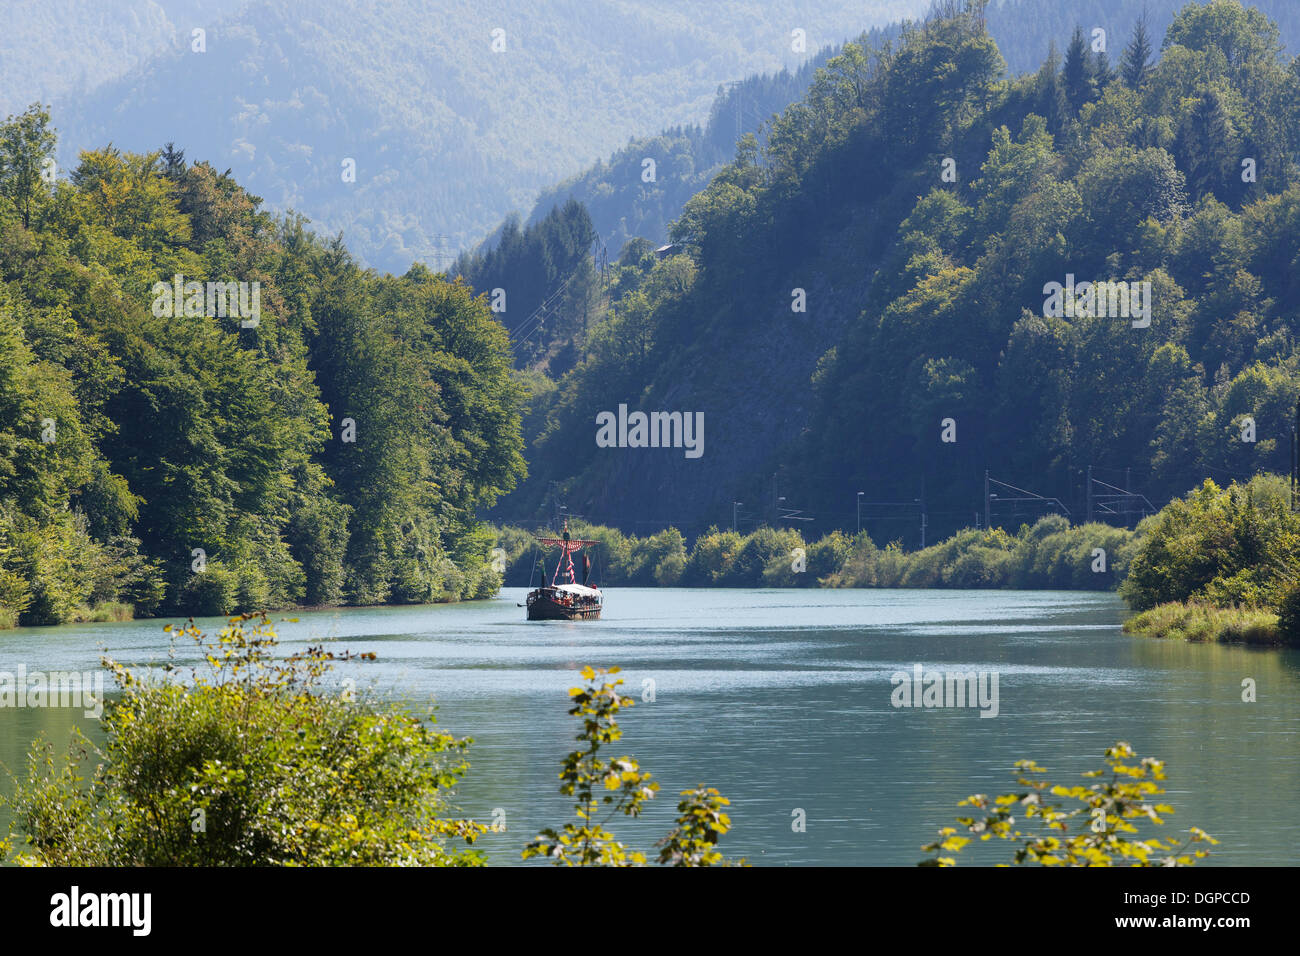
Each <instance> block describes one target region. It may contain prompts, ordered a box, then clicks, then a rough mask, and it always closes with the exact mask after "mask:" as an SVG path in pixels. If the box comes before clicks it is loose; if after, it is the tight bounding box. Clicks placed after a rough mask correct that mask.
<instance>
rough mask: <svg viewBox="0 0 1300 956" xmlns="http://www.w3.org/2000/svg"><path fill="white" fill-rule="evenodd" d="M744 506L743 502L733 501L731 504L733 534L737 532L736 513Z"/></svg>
mask: <svg viewBox="0 0 1300 956" xmlns="http://www.w3.org/2000/svg"><path fill="white" fill-rule="evenodd" d="M743 504H744V502H743V501H733V502H732V503H731V530H732V532H733V533H734V532H735V530H736V511H737V509H739V508H740V506H741V505H743Z"/></svg>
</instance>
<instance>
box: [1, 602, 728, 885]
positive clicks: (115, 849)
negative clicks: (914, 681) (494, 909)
mask: <svg viewBox="0 0 1300 956" xmlns="http://www.w3.org/2000/svg"><path fill="white" fill-rule="evenodd" d="M167 630H169V631H170V630H171V628H170V627H169V628H167ZM174 636H175V637H179V638H186V639H191V640H193V642H194V644H195V646H196V648H197V650H198V651H199V656H200V657H201V658H202V660H203V661H205V663H204V664H203V665H201V666H199V667H195V668H183V667H177V666H175V665H172V664H169V665H167V666H166V667H164V668H163V673H162V674H157V673H149V674H144V675H140V674H134V673H132V672H131V671H129V670H128V669H127V668H126V667H124V666H122V665H121V664H119V663H117V662H115V661H113V660H109V659H105V660H104V667H105V668H106V669H107V670H108V671H109V673H110V674H111V676H112V678H113V680H114V681H115V682H116V684H117V686H118V688H119V689H120V690H121V696H120V698H118V699H116V700H111V701H107V702H105V704H106V714H105V737H106V742H105V744H104V746H103V748H102V749H101V748H100V747H98V746H96V745H95V744H94V743H93V742H92V741H90V740H89V739H88V738H87V737H86V736H85V735H84V734H82V733H81V732H80V731H79V730H75V731H74V732H73V735H72V739H71V741H70V744H69V746H68V750H67V754H66V758H64V757H61V755H57V754H56V752H55V748H54V745H53V744H52V743H50V742H48V741H44V740H38V741H37V742H36V744H35V746H34V749H33V750H32V752H31V753H30V754H29V766H28V771H27V775H26V778H25V779H22V780H16V781H14V783H15V793H14V795H13V796H12V797H11V798H9V799H8V800H6V801H5V802H6V803H7V804H8V805H9V806H10V807H11V809H12V811H13V813H12V819H11V823H10V832H9V834H8V835H7V837H6V838H5V839H4V840H0V862H4V861H5V860H6V859H8V860H10V861H12V862H17V863H19V864H21V865H25V866H410V865H417V866H478V865H482V864H483V863H484V862H485V860H484V857H483V855H482V854H481V853H480V852H478V851H476V850H473V849H471V848H470V847H469V846H464V845H461V846H453V845H451V844H471V845H472V844H473V843H474V842H475V840H476V839H477V838H478V837H479V836H481V835H482V834H483V833H484V832H485V831H486V830H487V829H488V826H487V825H485V824H482V823H476V822H474V821H473V820H464V819H455V818H450V817H448V815H447V812H448V809H449V801H450V795H451V790H452V788H453V787H454V786H455V784H456V782H457V781H458V780H459V779H460V778H461V777H462V776H463V775H464V774H465V772H466V771H467V770H468V769H469V763H468V761H467V760H466V751H467V749H468V747H469V745H470V743H471V740H470V739H469V738H461V739H457V738H455V737H453V736H451V735H450V734H445V733H441V732H439V731H437V730H436V729H435V728H434V724H435V721H434V718H433V715H432V714H428V715H426V716H425V717H423V718H419V717H415V716H413V715H411V714H410V713H409V712H407V711H406V710H404V709H403V708H401V707H399V706H397V705H395V704H391V703H387V704H385V703H381V702H379V701H377V700H374V699H370V698H367V697H363V696H359V695H358V694H357V693H356V690H355V682H351V681H342V682H337V683H336V682H333V681H330V682H327V681H326V680H325V678H326V677H327V675H329V674H330V672H331V671H332V669H333V662H334V661H354V660H360V661H364V660H368V659H373V656H374V655H370V654H362V655H352V654H349V653H343V654H339V655H336V654H333V653H330V652H327V651H325V650H324V648H323V647H312V648H308V649H307V650H306V651H304V652H302V653H298V654H293V655H289V656H284V657H281V656H277V655H278V650H277V649H278V644H279V639H278V636H277V634H276V631H275V628H274V626H273V625H272V624H271V623H270V622H269V620H268V619H267V617H266V615H265V614H262V615H243V616H240V617H236V618H233V619H231V620H230V622H229V624H228V626H227V627H226V628H225V629H223V630H222V631H221V632H220V633H219V634H217V635H215V636H210V635H205V634H204V633H203V632H201V631H200V630H199V629H198V628H196V627H195V626H194V625H193V622H190V624H188V625H187V626H185V627H183V628H181V629H179V630H178V631H176V632H175V634H174ZM617 673H618V668H611V669H610V670H608V671H606V670H599V671H596V670H592V669H591V668H584V669H583V670H582V672H581V676H582V678H583V679H584V681H585V682H586V684H585V686H583V687H574V688H572V689H571V690H570V691H569V697H570V698H571V699H572V701H573V707H572V709H571V710H570V711H569V713H570V714H571V715H574V716H576V717H578V718H580V721H581V725H582V729H581V731H580V732H579V734H578V736H577V739H578V741H579V742H581V743H582V744H583V745H584V747H583V748H582V749H580V750H576V751H574V752H573V753H571V754H569V755H568V757H566V758H565V760H564V761H563V765H562V766H563V769H562V771H561V773H560V778H561V780H562V785H561V792H562V793H565V794H567V795H569V796H573V797H575V798H576V806H575V815H576V817H577V820H578V822H577V823H568V824H565V826H564V827H563V829H561V830H554V829H547V830H544V831H542V833H541V834H539V835H538V837H537V838H536V839H535V840H533V841H532V842H531V843H529V844H528V846H527V847H526V848H525V849H524V850H523V857H524V859H528V858H530V857H544V858H546V859H548V860H550V861H551V862H553V863H556V864H564V865H569V866H597V865H599V866H634V865H640V864H644V863H645V862H646V857H645V854H643V853H640V852H634V851H629V850H628V849H627V848H626V847H625V846H624V844H622V843H621V842H619V841H618V840H616V839H615V838H614V836H613V834H612V833H610V832H609V831H608V830H607V829H606V828H605V824H606V823H607V822H608V821H609V819H610V818H611V817H612V816H614V815H616V814H622V815H624V816H629V817H635V816H638V815H639V814H640V810H641V807H642V805H643V804H644V803H645V802H646V801H647V800H650V799H652V798H653V797H654V794H655V792H656V791H657V790H658V789H659V785H658V784H657V783H655V782H654V781H652V780H651V779H650V774H649V773H645V772H643V771H641V769H640V767H639V766H638V765H637V762H636V761H635V760H634V759H633V758H631V757H628V756H623V757H619V758H616V759H608V758H606V757H604V756H603V755H602V754H601V750H602V748H604V747H606V746H607V745H609V744H612V743H614V742H616V741H618V740H619V739H620V738H621V737H622V730H621V728H620V727H619V724H618V719H617V717H618V713H619V712H620V711H621V710H625V709H627V708H629V707H631V706H632V705H633V701H632V699H631V698H630V697H625V696H623V695H622V694H620V693H619V691H618V687H619V685H621V684H622V683H623V681H622V679H621V678H613V679H610V678H612V676H613V675H615V674H617ZM681 796H682V800H681V801H680V802H679V804H678V812H679V816H678V817H677V825H676V827H674V829H673V830H672V831H671V832H670V833H669V834H668V835H667V836H666V837H665V838H664V839H663V840H662V841H660V843H659V846H660V848H661V850H660V853H659V857H658V861H659V862H660V863H662V864H667V865H670V866H714V865H729V864H728V861H727V860H726V859H725V858H724V857H723V856H722V854H721V853H720V852H719V851H718V849H717V843H718V840H719V838H720V837H721V836H723V835H724V834H725V833H726V832H727V831H728V830H729V829H730V828H731V821H730V819H729V817H728V815H727V813H726V809H725V808H726V807H727V805H728V801H727V799H726V798H725V797H723V796H722V795H721V794H720V793H718V791H717V790H714V789H713V788H711V787H707V786H705V785H704V784H700V785H699V786H698V787H696V788H694V789H692V790H688V791H684V792H683V793H682V795H681ZM602 809H603V810H604V811H605V813H604V815H603V816H599V818H598V811H600V810H602ZM743 862H744V861H741V864H742V865H743Z"/></svg>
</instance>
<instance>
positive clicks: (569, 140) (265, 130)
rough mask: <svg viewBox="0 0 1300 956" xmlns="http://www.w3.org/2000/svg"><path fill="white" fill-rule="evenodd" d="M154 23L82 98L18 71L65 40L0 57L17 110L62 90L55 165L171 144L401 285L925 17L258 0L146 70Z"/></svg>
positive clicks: (153, 13)
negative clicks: (576, 188) (509, 223)
mask: <svg viewBox="0 0 1300 956" xmlns="http://www.w3.org/2000/svg"><path fill="white" fill-rule="evenodd" d="M90 8H91V5H88V4H87V5H84V6H83V7H77V8H75V12H74V10H69V11H67V15H68V16H69V18H70V19H73V20H76V19H77V17H78V16H81V13H80V11H81V10H82V9H90ZM159 9H160V8H159V7H157V6H144V5H142V6H141V7H140V8H139V12H138V13H137V14H136V16H137V17H138V19H139V21H140V24H139V34H138V38H137V39H135V40H134V42H132V41H131V38H130V32H129V31H127V33H126V35H123V30H122V27H121V24H118V25H117V26H115V27H114V29H113V31H112V32H111V34H110V35H111V37H112V38H113V42H114V45H119V44H120V45H121V46H122V47H124V48H125V49H127V50H131V51H135V52H134V53H133V54H131V55H130V56H128V59H129V60H136V61H139V65H138V66H137V67H135V68H134V69H132V70H130V71H129V72H128V73H126V74H125V75H122V76H119V77H116V78H108V79H104V80H103V81H102V82H98V83H97V85H93V86H92V88H90V89H89V90H87V91H82V92H76V91H74V90H71V89H64V90H59V89H54V88H52V87H51V84H50V83H48V82H42V81H41V80H40V71H37V75H33V76H28V75H26V74H24V73H22V72H21V68H22V67H23V66H27V67H31V66H32V65H33V64H35V63H37V62H38V61H39V58H40V56H41V54H42V51H43V50H45V49H46V48H54V47H57V46H59V45H60V43H61V42H62V41H60V40H59V37H58V36H57V34H56V35H55V36H54V37H52V38H51V39H50V42H48V43H46V44H39V43H30V44H29V46H28V49H27V52H26V53H25V54H24V56H23V57H22V58H21V59H15V60H13V61H12V62H11V60H10V58H9V57H5V58H4V60H3V64H4V66H3V69H4V72H3V80H4V83H3V86H4V88H5V89H6V90H7V91H8V93H7V97H6V99H7V101H9V102H22V103H23V105H25V102H24V101H30V100H31V99H36V98H37V97H38V96H41V95H48V94H50V93H53V94H54V96H53V99H54V103H53V107H54V109H53V114H54V120H55V125H56V127H58V129H59V131H60V143H61V153H60V164H61V166H63V167H65V168H70V167H71V166H73V165H75V162H76V151H77V150H80V149H84V148H92V147H97V146H99V145H102V144H103V143H104V142H107V141H112V142H113V143H115V144H116V145H118V146H119V147H122V148H125V149H131V150H133V151H144V150H150V149H157V148H160V147H161V146H162V145H163V144H165V143H167V142H175V143H176V144H177V145H178V146H179V147H181V148H183V149H184V150H185V152H186V155H187V156H188V157H189V158H191V159H194V160H205V161H209V162H211V163H212V164H213V165H214V166H215V167H217V168H218V169H223V170H224V169H226V168H227V167H229V168H230V169H231V171H232V175H234V176H235V177H237V179H238V180H239V182H240V183H241V184H243V185H244V186H246V187H247V188H248V189H250V190H252V191H253V192H254V193H256V194H257V195H259V196H261V197H262V198H263V199H264V200H265V201H266V203H267V205H268V207H269V208H271V209H274V210H277V211H284V210H286V209H289V208H293V209H295V210H298V211H300V212H302V213H304V214H306V215H308V216H309V217H310V218H311V219H312V221H313V223H314V224H315V226H316V227H317V228H318V229H319V230H321V231H323V232H325V233H334V232H337V231H340V230H342V231H343V232H344V234H345V237H346V239H347V241H348V243H349V246H350V247H351V248H353V249H355V250H356V252H357V254H358V256H359V257H360V258H361V259H362V260H363V261H365V262H366V263H367V264H370V265H373V266H376V267H380V268H384V269H388V270H392V271H395V272H401V271H404V270H405V269H406V268H407V267H408V266H409V265H410V264H411V262H412V261H414V260H417V259H418V260H422V261H425V262H427V263H428V264H429V265H431V266H434V267H435V268H440V267H442V266H445V265H446V264H448V262H449V260H450V258H451V256H452V255H454V254H455V252H457V251H458V250H460V249H462V248H466V247H469V246H471V245H473V244H474V243H476V242H478V241H479V240H480V239H481V238H482V237H483V236H485V235H486V234H487V233H488V232H490V231H491V229H492V228H493V226H494V225H495V224H496V223H498V222H500V220H501V219H502V218H503V217H504V216H505V215H506V214H507V213H508V212H510V211H511V210H513V209H520V208H524V207H526V206H527V205H528V204H529V203H531V201H532V200H533V199H534V198H535V197H536V195H537V192H538V190H539V189H541V188H542V187H544V186H546V185H547V184H550V183H554V182H556V181H558V180H560V179H562V178H564V177H566V176H569V175H572V174H574V173H576V172H578V171H580V170H581V169H582V168H583V167H585V166H586V165H588V164H590V163H592V162H594V161H595V160H596V159H597V158H599V157H601V156H604V155H608V153H609V152H610V151H611V150H613V149H615V148H616V147H617V146H618V145H619V144H621V143H623V142H625V141H626V139H627V137H628V136H630V135H632V134H634V133H638V132H641V131H644V130H647V129H658V128H662V127H665V126H668V125H672V124H677V123H683V122H699V121H702V120H703V119H705V118H706V117H707V113H708V110H709V106H710V104H711V102H712V99H713V94H714V92H715V90H716V88H717V85H718V83H719V82H721V81H724V80H727V79H729V78H732V77H738V76H744V75H747V74H749V73H752V72H756V71H775V70H779V69H780V68H782V67H784V66H789V67H797V66H798V64H799V63H801V62H802V61H803V60H805V59H806V58H807V56H808V55H809V53H810V52H812V51H815V50H816V49H818V48H819V47H821V46H824V45H826V44H827V43H829V42H831V41H833V40H834V39H836V38H839V37H843V36H848V35H853V34H855V33H856V32H858V31H860V30H861V29H862V28H863V27H864V26H869V25H871V24H872V23H884V22H888V21H890V20H893V19H897V18H898V17H900V16H902V15H905V14H909V13H916V12H919V11H920V10H922V9H924V2H923V0H874V2H872V3H870V4H866V5H864V4H862V3H858V2H852V0H819V2H812V0H802V2H794V3H789V4H783V5H782V6H780V7H772V6H771V5H770V4H766V3H763V2H761V0H726V2H719V3H713V4H710V6H709V14H708V16H707V17H702V16H700V15H699V9H698V5H696V4H694V3H691V2H688V0H653V2H652V0H618V2H615V3H609V4H604V5H602V7H601V15H600V16H598V17H596V16H592V15H591V11H590V4H588V3H585V2H578V0H548V2H546V3H539V4H531V5H523V6H521V5H519V4H517V3H510V2H506V0H473V2H471V0H440V2H437V3H417V2H414V0H404V2H394V3H385V4H375V3H373V2H367V0H348V2H339V0H305V2H299V3H295V4H293V5H292V6H287V5H284V4H279V3H271V2H253V3H249V4H247V5H244V6H241V7H239V8H237V9H236V10H235V11H234V12H233V14H231V15H230V16H228V17H227V18H225V19H221V18H219V17H217V16H216V12H217V11H220V10H221V9H222V8H221V7H220V6H219V5H218V7H214V8H213V10H214V20H213V21H212V22H211V23H209V22H208V21H207V20H206V19H205V20H204V22H203V24H199V26H201V27H202V29H204V30H205V31H206V32H205V34H204V35H203V48H204V52H201V53H200V52H194V50H193V47H194V46H195V45H196V43H195V41H193V40H192V39H191V30H192V29H193V28H194V27H191V26H190V25H189V24H190V22H192V20H193V17H191V16H190V15H188V14H186V15H184V16H182V15H181V14H180V13H177V15H176V16H174V17H172V18H171V19H169V20H168V21H167V22H168V23H169V24H171V26H172V27H173V28H174V34H173V36H172V37H171V40H170V43H169V45H168V48H167V49H166V50H165V51H164V52H162V53H158V54H155V55H152V56H144V54H143V51H146V50H151V49H153V48H155V47H156V45H157V42H158V39H159V36H160V34H162V33H165V32H166V27H165V26H164V25H163V24H162V22H161V20H160V19H159V14H158V10H159ZM196 9H197V8H196ZM225 9H228V8H225ZM495 30H501V31H504V32H503V33H500V34H496V35H495V37H494V33H493V31H495ZM794 30H801V31H804V32H803V34H802V35H801V37H800V38H799V39H800V43H801V44H803V49H802V50H795V49H792V46H794V45H795V40H794V39H792V31H794ZM124 40H125V41H126V42H123V41H124ZM56 41H58V42H56ZM99 43H100V41H98V40H97V41H96V43H95V46H94V49H95V50H96V51H98V53H97V56H96V57H95V58H96V59H103V58H105V51H103V50H101V49H100V46H99ZM494 45H495V46H496V47H497V50H499V52H496V51H494ZM63 57H64V58H65V59H66V54H64V55H63ZM85 59H91V58H90V57H89V56H87V57H86V58H85ZM349 160H351V161H354V162H355V171H356V176H355V182H348V181H346V180H345V173H346V168H347V167H345V164H346V163H347V161H349Z"/></svg>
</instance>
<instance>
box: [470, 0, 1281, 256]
mask: <svg viewBox="0 0 1300 956" xmlns="http://www.w3.org/2000/svg"><path fill="white" fill-rule="evenodd" d="M1185 3H1186V0H1085V2H1082V3H1072V4H1069V5H1068V6H1062V5H1061V4H1059V3H1056V2H1054V0H1000V2H997V3H994V4H991V5H990V6H988V7H987V8H986V10H985V25H986V28H987V30H988V33H989V35H990V36H992V37H993V39H994V40H995V41H996V42H997V44H998V50H999V52H1001V54H1002V56H1003V58H1004V59H1005V60H1006V63H1007V68H1008V70H1009V71H1010V72H1011V73H1013V74H1019V73H1024V72H1033V71H1036V70H1037V69H1038V67H1039V65H1040V64H1041V63H1042V61H1043V59H1044V58H1045V57H1046V56H1047V55H1048V53H1049V51H1050V49H1051V48H1052V47H1053V46H1055V47H1056V48H1057V50H1058V51H1063V50H1064V49H1065V47H1066V45H1067V44H1068V43H1069V41H1070V36H1071V34H1072V32H1073V30H1074V28H1075V27H1076V26H1082V27H1084V28H1085V34H1086V35H1087V38H1088V41H1089V43H1090V44H1091V43H1092V42H1093V40H1094V37H1093V33H1092V31H1093V30H1094V29H1100V30H1102V31H1103V33H1102V34H1101V35H1099V36H1098V37H1097V38H1096V39H1097V42H1098V44H1099V45H1102V46H1104V47H1105V48H1106V50H1107V51H1109V54H1110V56H1111V57H1112V58H1114V57H1118V55H1119V52H1120V49H1119V48H1120V47H1121V46H1122V45H1123V44H1124V43H1126V42H1127V40H1128V38H1129V37H1130V36H1131V35H1132V33H1133V29H1134V27H1135V26H1136V25H1137V21H1138V19H1139V18H1140V17H1142V16H1143V15H1144V14H1145V16H1146V18H1147V30H1148V33H1149V35H1150V36H1151V37H1153V38H1157V39H1158V38H1159V37H1161V36H1163V35H1164V31H1165V30H1166V29H1167V28H1168V26H1169V24H1170V22H1172V20H1173V18H1174V15H1175V14H1176V13H1177V12H1178V10H1179V9H1181V8H1182V7H1183V6H1184V5H1185ZM1255 6H1256V7H1257V8H1258V9H1259V10H1260V11H1261V12H1263V13H1265V14H1266V15H1268V16H1269V18H1270V19H1272V20H1273V21H1274V22H1275V23H1277V24H1278V27H1279V30H1280V34H1281V39H1282V42H1283V45H1284V47H1285V48H1286V49H1290V50H1300V6H1297V5H1296V4H1294V3H1293V2H1291V0H1259V2H1257V3H1256V4H1255ZM941 7H942V3H941V2H935V3H934V4H932V8H931V9H932V10H937V9H939V8H941ZM900 32H901V24H899V23H892V24H888V25H886V26H882V27H873V28H872V29H870V30H868V31H866V32H865V33H863V34H861V35H860V36H857V37H856V38H855V39H854V42H856V43H858V44H859V45H866V46H870V47H876V48H878V47H882V46H883V45H884V44H885V43H886V42H896V41H897V39H898V36H899V34H900ZM841 46H842V44H839V43H836V44H833V45H830V46H826V47H823V48H822V49H821V50H819V51H818V53H817V55H816V56H814V57H811V58H810V59H809V60H808V61H807V62H806V63H804V64H803V65H802V66H800V67H799V68H798V69H797V70H793V71H791V70H781V71H779V72H777V73H771V74H768V73H763V74H754V75H751V76H749V77H746V78H745V79H744V80H738V81H733V82H730V83H727V84H725V85H722V86H719V88H718V91H717V95H716V96H715V98H714V101H713V106H712V108H711V109H710V111H709V119H708V122H707V124H705V125H703V126H700V125H693V126H682V125H676V126H673V127H670V128H667V129H664V130H663V131H661V132H660V133H658V134H655V135H649V136H640V137H636V138H634V139H632V140H631V141H629V142H628V144H627V145H626V146H624V147H622V148H621V149H618V150H616V151H615V152H614V153H612V154H611V155H610V157H609V158H608V159H607V160H606V159H602V160H601V161H599V162H597V163H595V164H594V165H592V166H590V167H589V168H587V169H586V170H584V171H583V172H581V173H579V174H578V175H576V176H572V177H570V178H568V179H566V180H564V181H563V182H560V183H557V184H555V185H553V186H549V187H547V188H545V189H543V190H542V192H541V195H540V196H539V197H538V199H537V201H536V203H534V204H533V206H532V211H531V212H530V213H529V214H528V216H527V219H526V221H527V222H528V223H536V222H538V221H540V220H541V219H542V218H543V217H544V216H546V215H547V214H548V213H550V211H551V210H552V209H554V208H556V207H557V206H560V205H562V204H563V203H564V202H565V201H566V200H569V199H576V200H578V201H579V202H581V203H583V205H585V206H586V207H587V210H588V213H589V214H590V216H591V218H592V222H593V224H594V225H595V228H596V231H597V233H598V234H599V236H600V237H601V239H602V241H603V242H604V244H605V247H606V249H607V251H608V252H609V254H611V255H616V254H617V253H618V252H619V251H620V250H621V249H622V248H623V246H624V245H626V244H627V242H628V241H629V240H631V239H633V238H636V237H644V238H646V239H649V240H650V241H651V242H652V243H654V244H655V245H662V244H663V243H664V242H665V241H666V237H667V235H668V225H669V223H671V222H672V220H674V219H676V218H677V216H678V214H680V212H681V209H682V207H683V206H684V205H685V204H686V200H688V199H690V197H691V196H693V195H695V193H697V192H699V191H700V190H701V189H703V188H704V186H705V185H707V183H708V182H709V180H710V179H712V178H713V176H714V174H716V173H717V171H718V170H719V169H720V168H721V167H722V165H723V164H724V163H725V162H727V161H728V160H730V159H731V156H732V152H733V150H734V148H735V144H736V142H737V141H739V140H740V138H741V137H742V136H744V135H745V134H746V133H753V134H754V135H755V136H757V137H758V139H759V141H760V142H762V141H763V137H764V132H763V131H764V128H765V127H766V126H767V124H768V123H770V121H771V119H772V118H773V116H774V115H776V114H778V113H780V112H781V111H783V110H784V109H785V108H786V107H787V106H789V105H790V104H791V103H794V102H795V101H796V100H798V99H800V98H801V97H802V96H803V95H804V93H805V92H806V91H807V89H808V87H809V85H810V84H811V83H812V80H813V77H814V75H815V74H816V71H817V70H818V69H819V68H821V67H822V66H824V65H825V64H826V62H827V61H828V60H829V59H831V57H833V56H835V55H836V54H837V53H839V51H840V49H841ZM646 158H651V159H654V160H655V162H656V167H657V169H656V178H655V180H654V181H653V182H644V181H643V180H642V178H641V171H642V166H641V164H642V162H643V161H644V160H645V159H646ZM498 236H499V231H498V232H494V233H493V235H492V236H491V237H490V238H489V241H488V243H487V244H489V245H490V244H491V243H493V242H495V241H496V239H497V237H498Z"/></svg>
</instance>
